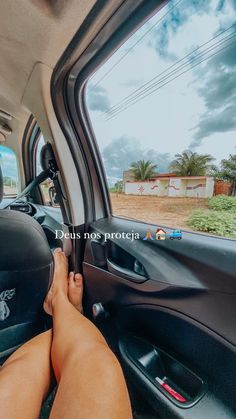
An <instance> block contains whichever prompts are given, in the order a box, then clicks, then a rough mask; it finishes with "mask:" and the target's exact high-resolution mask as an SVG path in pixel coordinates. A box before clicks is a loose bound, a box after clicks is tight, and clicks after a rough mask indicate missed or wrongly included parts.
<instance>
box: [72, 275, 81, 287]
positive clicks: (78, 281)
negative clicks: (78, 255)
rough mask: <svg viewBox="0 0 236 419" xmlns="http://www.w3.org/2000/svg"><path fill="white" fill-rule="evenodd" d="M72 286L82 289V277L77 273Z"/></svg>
mask: <svg viewBox="0 0 236 419" xmlns="http://www.w3.org/2000/svg"><path fill="white" fill-rule="evenodd" d="M74 284H75V286H76V287H82V285H83V277H82V275H81V274H79V273H77V274H75V276H74Z"/></svg>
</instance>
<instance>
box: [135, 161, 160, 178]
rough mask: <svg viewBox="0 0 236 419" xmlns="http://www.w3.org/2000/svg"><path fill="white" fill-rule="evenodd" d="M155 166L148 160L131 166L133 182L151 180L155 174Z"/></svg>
mask: <svg viewBox="0 0 236 419" xmlns="http://www.w3.org/2000/svg"><path fill="white" fill-rule="evenodd" d="M156 168H157V165H156V164H153V163H152V162H151V161H150V160H147V161H145V160H139V161H137V162H135V163H132V164H131V170H132V171H133V173H134V177H135V180H141V181H143V180H147V179H150V178H152V177H153V176H154V175H155V174H156V172H155V169H156Z"/></svg>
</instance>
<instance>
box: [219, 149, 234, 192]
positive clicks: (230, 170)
mask: <svg viewBox="0 0 236 419" xmlns="http://www.w3.org/2000/svg"><path fill="white" fill-rule="evenodd" d="M213 176H214V178H215V179H216V180H225V181H227V182H229V183H230V185H231V188H230V189H231V191H230V192H231V195H236V154H230V155H229V158H228V159H223V160H221V163H220V168H219V169H217V168H216V167H215V168H214V171H213Z"/></svg>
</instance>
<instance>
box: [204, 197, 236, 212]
mask: <svg viewBox="0 0 236 419" xmlns="http://www.w3.org/2000/svg"><path fill="white" fill-rule="evenodd" d="M208 206H209V208H210V209H212V210H215V211H235V213H236V197H235V196H227V195H217V196H213V197H212V198H210V199H209V200H208Z"/></svg>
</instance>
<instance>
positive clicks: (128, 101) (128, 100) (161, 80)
mask: <svg viewBox="0 0 236 419" xmlns="http://www.w3.org/2000/svg"><path fill="white" fill-rule="evenodd" d="M235 36H236V33H235V34H234V35H231V36H228V37H225V38H224V39H222V40H220V41H218V42H217V43H215V44H214V45H211V46H210V47H208V48H207V49H205V50H203V51H202V52H201V53H199V54H198V55H196V56H195V57H193V58H192V60H191V62H185V63H183V64H181V65H180V66H178V67H177V68H175V69H174V70H172V71H171V72H169V73H167V74H166V75H165V76H164V77H162V78H160V79H158V80H156V81H155V82H154V83H150V84H149V85H148V86H147V87H146V88H144V89H143V90H141V91H140V92H139V93H136V94H135V95H134V94H132V96H131V97H130V98H129V99H126V100H123V101H121V102H120V104H119V105H115V106H114V107H112V108H111V109H109V110H108V111H106V112H105V113H106V114H107V116H108V117H109V116H112V115H113V114H116V113H117V111H119V110H120V109H122V108H123V107H124V106H126V105H128V104H129V103H132V102H133V101H134V100H135V99H136V98H138V97H142V96H143V95H144V94H145V93H146V92H148V91H149V90H152V89H153V88H154V87H155V86H157V85H159V84H162V83H163V82H164V81H165V80H168V78H170V77H171V76H172V75H175V74H177V73H178V72H180V71H181V70H183V69H184V68H186V67H188V66H189V65H191V64H192V63H194V62H195V61H197V60H198V59H201V58H203V57H204V56H207V55H208V54H209V53H210V52H211V51H214V50H215V49H216V48H219V47H220V46H221V45H223V44H225V43H227V42H228V41H230V40H231V39H233V38H235Z"/></svg>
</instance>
